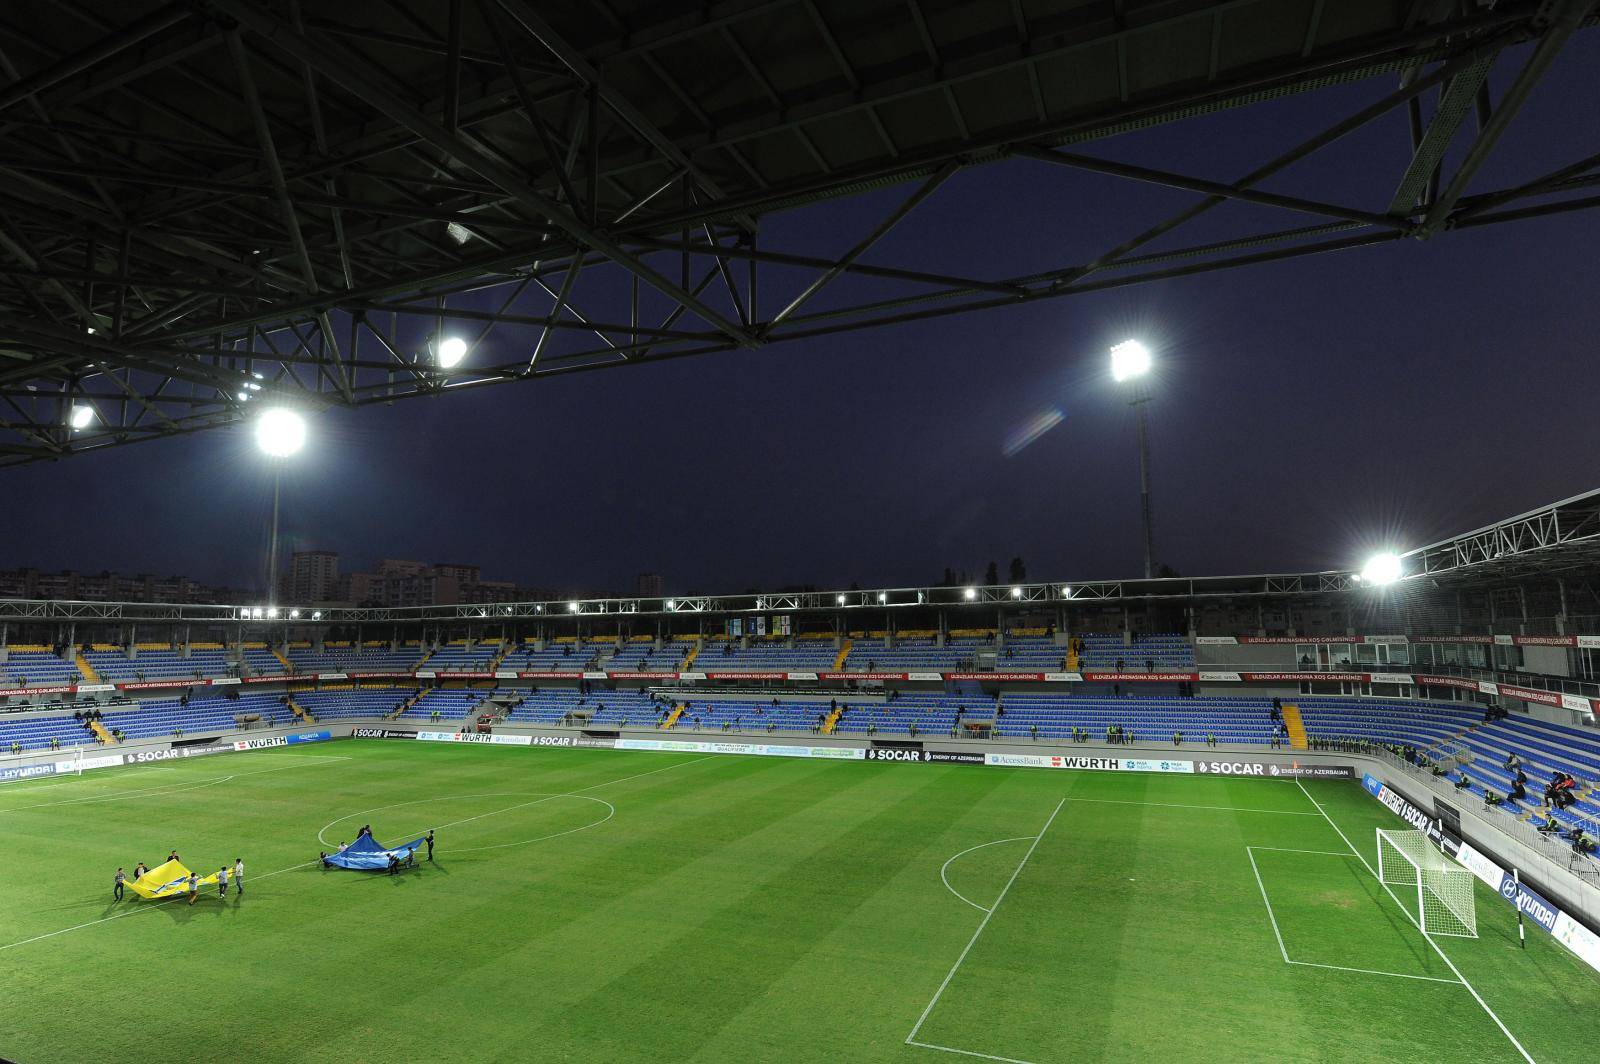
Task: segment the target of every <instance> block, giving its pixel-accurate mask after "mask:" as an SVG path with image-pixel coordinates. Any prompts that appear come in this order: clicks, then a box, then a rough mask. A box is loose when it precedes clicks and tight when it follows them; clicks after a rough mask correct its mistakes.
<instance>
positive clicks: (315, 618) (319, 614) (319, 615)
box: [311, 610, 322, 621]
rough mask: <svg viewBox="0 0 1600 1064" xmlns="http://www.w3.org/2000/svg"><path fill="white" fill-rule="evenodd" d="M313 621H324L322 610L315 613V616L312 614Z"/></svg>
mask: <svg viewBox="0 0 1600 1064" xmlns="http://www.w3.org/2000/svg"><path fill="white" fill-rule="evenodd" d="M311 619H312V620H313V621H320V620H322V611H321V610H317V611H316V612H315V613H313V614H312V615H311Z"/></svg>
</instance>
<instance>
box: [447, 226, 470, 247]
mask: <svg viewBox="0 0 1600 1064" xmlns="http://www.w3.org/2000/svg"><path fill="white" fill-rule="evenodd" d="M444 231H445V232H446V233H448V234H450V239H451V240H454V241H455V242H456V243H457V244H458V245H460V244H465V243H466V242H467V241H469V240H471V239H472V230H471V229H468V228H467V227H466V226H464V225H462V224H461V223H460V222H446V223H445V227H444Z"/></svg>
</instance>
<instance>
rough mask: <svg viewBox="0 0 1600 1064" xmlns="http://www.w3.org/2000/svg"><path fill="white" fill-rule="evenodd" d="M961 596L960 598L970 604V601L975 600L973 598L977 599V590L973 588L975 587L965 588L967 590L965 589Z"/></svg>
mask: <svg viewBox="0 0 1600 1064" xmlns="http://www.w3.org/2000/svg"><path fill="white" fill-rule="evenodd" d="M961 595H962V597H963V598H965V599H966V600H967V601H968V602H971V601H972V600H973V599H975V598H977V597H978V589H977V588H975V587H969V588H967V589H966V590H965V591H963V592H962V593H961Z"/></svg>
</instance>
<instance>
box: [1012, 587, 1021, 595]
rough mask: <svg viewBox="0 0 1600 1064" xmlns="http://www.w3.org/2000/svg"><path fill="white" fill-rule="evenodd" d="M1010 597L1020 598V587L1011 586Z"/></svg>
mask: <svg viewBox="0 0 1600 1064" xmlns="http://www.w3.org/2000/svg"><path fill="white" fill-rule="evenodd" d="M1011 597H1012V598H1021V597H1022V589H1021V588H1020V587H1014V588H1012V589H1011Z"/></svg>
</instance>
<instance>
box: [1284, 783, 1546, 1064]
mask: <svg viewBox="0 0 1600 1064" xmlns="http://www.w3.org/2000/svg"><path fill="white" fill-rule="evenodd" d="M1295 783H1297V784H1299V786H1300V793H1302V794H1304V795H1305V796H1306V801H1308V802H1310V803H1311V804H1312V805H1314V806H1316V807H1317V812H1319V813H1321V814H1322V819H1324V820H1326V821H1327V822H1328V826H1329V827H1331V828H1333V830H1334V831H1336V832H1338V834H1339V837H1340V838H1341V839H1344V844H1345V845H1346V846H1349V847H1350V852H1351V853H1353V854H1355V855H1356V857H1357V858H1358V859H1359V860H1360V861H1361V863H1362V864H1363V865H1366V868H1367V871H1368V872H1371V873H1372V878H1373V879H1376V880H1377V881H1378V883H1379V885H1380V886H1382V887H1383V889H1384V892H1385V893H1386V894H1388V895H1389V897H1391V898H1394V902H1395V904H1396V905H1399V906H1400V911H1401V912H1403V913H1405V914H1406V919H1408V920H1411V922H1412V923H1413V924H1414V925H1416V927H1417V930H1418V931H1419V932H1421V934H1422V937H1423V938H1424V939H1426V940H1427V942H1428V945H1430V946H1432V947H1433V952H1435V953H1437V954H1438V955H1439V959H1440V960H1442V961H1444V962H1445V964H1446V965H1448V966H1449V968H1450V970H1451V971H1452V972H1454V973H1455V977H1456V978H1457V979H1459V980H1461V985H1462V986H1464V987H1466V988H1467V993H1469V994H1471V995H1472V997H1473V999H1474V1000H1475V1001H1477V1003H1478V1004H1479V1005H1480V1006H1482V1008H1483V1011H1484V1012H1486V1013H1488V1014H1489V1018H1490V1019H1491V1020H1493V1021H1494V1025H1495V1026H1496V1027H1498V1028H1500V1033H1501V1034H1503V1035H1505V1036H1506V1039H1507V1040H1508V1041H1510V1043H1511V1044H1512V1045H1513V1046H1514V1047H1516V1050H1517V1052H1518V1053H1520V1054H1521V1055H1522V1059H1523V1060H1526V1061H1527V1062H1528V1064H1537V1061H1535V1060H1534V1059H1533V1057H1531V1056H1529V1055H1528V1051H1527V1050H1526V1049H1523V1048H1522V1043H1521V1042H1519V1041H1517V1036H1516V1035H1514V1034H1512V1033H1511V1031H1510V1029H1509V1028H1508V1027H1506V1025H1505V1024H1504V1023H1502V1022H1500V1017H1499V1016H1496V1015H1495V1012H1494V1009H1491V1008H1490V1007H1489V1003H1488V1002H1487V1001H1485V1000H1483V995H1481V994H1479V993H1478V991H1477V989H1476V988H1475V987H1473V985H1472V984H1471V983H1469V982H1467V977H1466V976H1464V975H1462V974H1461V969H1460V968H1457V967H1456V962H1455V961H1453V960H1451V959H1450V957H1449V956H1448V955H1447V954H1446V953H1445V951H1444V950H1443V949H1440V948H1439V943H1437V942H1435V941H1434V940H1433V936H1432V935H1430V934H1428V933H1427V932H1426V931H1423V930H1422V926H1421V925H1420V924H1417V922H1416V920H1415V919H1412V916H1411V910H1410V909H1407V908H1406V906H1405V904H1404V903H1403V902H1401V901H1400V899H1399V898H1395V894H1394V891H1392V890H1390V889H1389V884H1387V883H1385V882H1383V878H1382V877H1381V876H1379V875H1378V873H1377V872H1376V871H1374V870H1373V867H1372V866H1371V865H1370V864H1367V859H1366V858H1365V857H1363V856H1362V854H1361V851H1360V850H1358V849H1356V848H1355V844H1354V843H1352V842H1351V841H1350V839H1349V837H1348V836H1347V835H1345V833H1344V830H1343V829H1342V828H1340V827H1339V825H1338V824H1335V823H1334V822H1333V817H1331V816H1329V815H1328V813H1327V810H1325V809H1323V808H1322V803H1320V802H1318V801H1317V800H1316V799H1315V798H1313V797H1311V792H1310V791H1308V790H1306V785H1305V784H1304V783H1301V782H1300V781H1299V780H1298V779H1297V780H1295Z"/></svg>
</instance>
